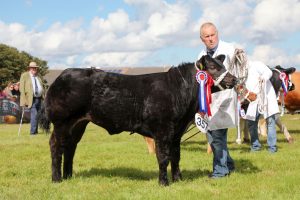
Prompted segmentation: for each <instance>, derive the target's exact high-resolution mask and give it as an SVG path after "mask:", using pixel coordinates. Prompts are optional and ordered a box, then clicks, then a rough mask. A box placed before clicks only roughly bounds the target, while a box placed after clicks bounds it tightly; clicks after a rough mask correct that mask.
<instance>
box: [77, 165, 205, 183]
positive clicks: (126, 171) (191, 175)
mask: <svg viewBox="0 0 300 200" xmlns="http://www.w3.org/2000/svg"><path fill="white" fill-rule="evenodd" d="M181 173H182V177H183V180H184V181H192V180H195V179H198V178H201V177H207V176H208V174H209V171H208V170H201V169H195V170H183V171H182V172H181ZM76 176H77V177H84V178H89V177H93V176H104V177H120V178H127V179H130V180H141V181H148V180H151V179H158V170H157V171H143V170H139V169H135V168H125V167H124V168H123V167H117V168H112V169H101V168H91V169H90V170H86V171H82V172H78V173H76ZM168 177H169V181H170V182H172V181H171V172H170V170H168Z"/></svg>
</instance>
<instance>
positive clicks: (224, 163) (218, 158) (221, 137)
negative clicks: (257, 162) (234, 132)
mask: <svg viewBox="0 0 300 200" xmlns="http://www.w3.org/2000/svg"><path fill="white" fill-rule="evenodd" d="M207 138H208V142H209V144H210V145H211V147H212V151H213V155H214V158H213V173H212V176H214V177H223V176H226V175H228V174H229V173H230V172H231V171H233V170H234V168H235V167H234V161H233V159H232V158H231V157H230V154H229V151H228V148H227V129H219V130H213V131H208V132H207Z"/></svg>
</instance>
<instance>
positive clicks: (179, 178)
mask: <svg viewBox="0 0 300 200" xmlns="http://www.w3.org/2000/svg"><path fill="white" fill-rule="evenodd" d="M172 180H173V182H178V181H181V180H182V176H181V173H179V174H176V175H174V176H173V178H172Z"/></svg>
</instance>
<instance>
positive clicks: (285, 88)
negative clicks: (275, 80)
mask: <svg viewBox="0 0 300 200" xmlns="http://www.w3.org/2000/svg"><path fill="white" fill-rule="evenodd" d="M279 78H280V79H281V86H282V89H283V93H284V96H285V95H286V94H287V92H288V77H287V75H286V74H285V73H284V72H281V73H280V74H279Z"/></svg>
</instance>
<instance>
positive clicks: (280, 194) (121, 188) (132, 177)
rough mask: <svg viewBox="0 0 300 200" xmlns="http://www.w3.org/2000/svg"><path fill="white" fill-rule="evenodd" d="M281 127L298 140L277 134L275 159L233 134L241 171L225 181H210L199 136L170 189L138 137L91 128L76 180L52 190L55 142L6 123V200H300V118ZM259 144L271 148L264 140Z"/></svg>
mask: <svg viewBox="0 0 300 200" xmlns="http://www.w3.org/2000/svg"><path fill="white" fill-rule="evenodd" d="M283 122H284V123H285V124H286V125H287V127H288V129H289V130H290V132H291V134H292V136H293V137H294V139H295V142H294V144H288V143H287V142H285V140H284V136H283V134H282V133H280V134H278V147H279V151H278V152H277V153H276V154H270V153H268V151H267V150H266V149H264V150H263V151H261V152H257V153H250V152H249V145H247V144H242V145H238V144H236V143H235V129H230V131H229V148H230V153H231V155H232V157H233V158H234V159H235V162H236V168H237V169H236V172H234V173H233V174H231V175H230V177H228V178H223V179H219V180H210V179H209V178H208V177H207V175H208V173H209V172H210V171H211V168H212V155H208V154H206V139H205V136H204V135H202V134H201V135H200V134H197V135H196V136H195V137H193V138H191V139H189V140H188V141H186V142H184V143H182V145H181V149H182V151H181V162H180V166H181V170H182V174H183V181H181V182H178V183H172V182H170V183H171V184H170V186H169V187H161V186H159V185H158V165H157V162H156V157H155V156H154V155H149V154H148V152H147V147H146V143H145V142H144V139H143V138H142V137H141V136H140V135H137V134H133V135H129V133H126V132H125V133H122V134H119V135H114V136H110V135H108V134H107V132H106V131H105V130H103V129H101V128H100V127H97V126H95V125H93V124H90V125H89V126H88V128H87V130H86V133H85V135H84V137H83V138H82V141H81V142H80V143H79V145H78V148H77V151H76V155H75V159H74V174H73V178H72V179H69V180H67V181H63V182H62V183H55V184H54V183H52V182H51V168H50V162H51V160H50V151H49V145H48V141H49V137H50V136H49V135H46V134H44V133H42V134H39V135H37V136H34V137H31V136H29V133H28V130H29V125H28V124H24V125H23V126H22V132H21V135H20V136H19V137H18V134H17V132H18V125H16V124H15V125H8V124H1V125H0V130H1V133H0V199H264V200H267V199H272V200H273V199H300V190H299V184H300V161H299V158H300V142H299V141H300V124H299V122H300V115H285V116H284V117H283ZM192 134H193V131H191V132H189V133H188V134H187V135H185V136H184V137H183V139H185V138H187V137H188V136H190V135H192ZM261 141H262V143H263V145H264V147H265V148H266V147H267V146H266V139H265V138H261ZM169 170H170V169H169ZM169 174H170V172H169Z"/></svg>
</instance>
